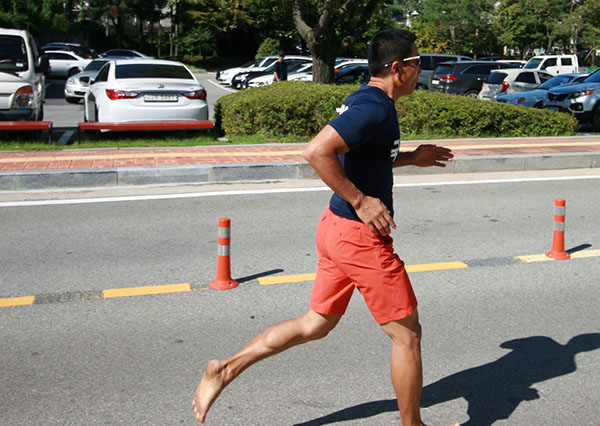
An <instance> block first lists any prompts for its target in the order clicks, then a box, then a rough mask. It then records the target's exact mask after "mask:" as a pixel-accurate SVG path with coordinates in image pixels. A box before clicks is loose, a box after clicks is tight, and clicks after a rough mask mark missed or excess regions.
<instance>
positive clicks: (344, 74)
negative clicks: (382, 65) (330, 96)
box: [334, 64, 371, 84]
mask: <svg viewBox="0 0 600 426" xmlns="http://www.w3.org/2000/svg"><path fill="white" fill-rule="evenodd" d="M370 78H371V74H370V73H369V66H368V65H366V64H365V65H355V66H350V67H345V68H343V69H340V70H338V71H337V72H336V73H335V75H334V83H335V84H352V83H360V84H367V83H368V82H369V79H370Z"/></svg>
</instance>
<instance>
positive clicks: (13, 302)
mask: <svg viewBox="0 0 600 426" xmlns="http://www.w3.org/2000/svg"><path fill="white" fill-rule="evenodd" d="M34 301H35V296H25V297H1V298H0V308H8V307H9V306H27V305H32V304H33V302H34Z"/></svg>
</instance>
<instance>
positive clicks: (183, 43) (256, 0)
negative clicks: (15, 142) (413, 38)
mask: <svg viewBox="0 0 600 426" xmlns="http://www.w3.org/2000/svg"><path fill="white" fill-rule="evenodd" d="M164 18H168V20H170V22H171V23H172V25H171V26H170V27H169V28H168V29H166V28H165V27H164V26H163V27H160V26H159V22H160V21H161V19H164ZM0 25H1V26H2V27H5V28H26V29H28V30H30V31H31V32H32V33H33V34H34V35H35V36H36V37H38V38H41V39H43V40H46V39H48V38H53V39H56V40H61V39H62V40H63V41H80V40H82V39H86V38H87V39H88V40H89V41H90V43H91V44H92V47H96V48H100V47H101V46H99V44H102V45H103V46H102V47H119V46H120V45H123V47H131V48H137V49H139V50H142V51H144V50H145V49H144V47H147V46H149V45H153V46H155V47H157V48H158V47H160V45H161V43H162V44H163V45H164V44H165V43H168V44H169V46H170V48H169V49H168V54H174V51H173V49H174V47H176V48H177V49H179V50H181V53H185V54H186V55H187V54H202V55H210V54H212V52H213V51H216V53H217V55H219V56H227V57H236V58H239V59H240V60H246V59H250V58H253V57H254V56H255V55H256V54H257V51H258V48H259V46H260V45H261V43H262V42H263V41H264V40H265V39H267V38H270V39H273V40H277V41H278V42H279V44H280V46H281V48H282V50H284V51H285V52H286V53H288V54H290V53H298V52H299V51H303V53H309V54H311V55H312V56H313V58H314V59H315V64H314V65H315V76H316V80H317V81H321V82H327V81H331V80H332V77H333V74H332V66H333V60H334V58H335V57H336V56H363V57H364V56H365V55H366V42H367V41H368V40H369V38H370V37H371V36H372V35H373V34H374V33H375V32H376V31H378V30H380V29H383V28H388V27H407V26H408V27H410V28H411V29H412V30H413V31H414V32H415V33H416V34H417V36H418V44H419V47H420V49H421V51H427V52H447V53H451V52H454V53H461V54H467V55H470V56H473V57H481V56H485V55H489V54H500V53H502V52H505V51H509V52H514V54H515V55H520V56H523V57H527V56H530V55H532V54H533V52H534V50H536V49H540V50H542V51H545V52H547V53H551V52H567V51H569V52H581V51H582V53H583V54H582V58H583V57H589V55H588V53H589V52H590V51H595V49H596V48H598V44H600V43H599V41H600V0H568V1H565V0H501V1H497V0H469V1H464V0H363V1H359V0H0ZM163 25H166V24H164V23H163ZM165 31H167V32H165ZM104 45H105V46H104ZM158 51H159V54H163V55H164V54H165V52H166V51H167V49H164V50H158ZM149 53H150V52H149ZM586 55H587V56H586ZM593 59H594V57H593V55H592V60H593Z"/></svg>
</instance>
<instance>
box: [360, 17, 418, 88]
mask: <svg viewBox="0 0 600 426" xmlns="http://www.w3.org/2000/svg"><path fill="white" fill-rule="evenodd" d="M416 40H417V36H415V35H414V34H413V33H411V32H410V31H408V30H401V29H397V28H392V29H389V30H383V31H380V32H378V33H377V34H375V35H374V36H373V38H372V39H371V41H370V42H369V49H368V53H367V55H368V59H369V72H370V73H371V75H372V76H375V77H383V76H384V75H386V74H387V71H386V67H385V65H386V64H389V63H390V62H394V61H398V60H400V59H404V58H407V57H409V55H410V53H411V48H412V45H413V43H414V42H415V41H416Z"/></svg>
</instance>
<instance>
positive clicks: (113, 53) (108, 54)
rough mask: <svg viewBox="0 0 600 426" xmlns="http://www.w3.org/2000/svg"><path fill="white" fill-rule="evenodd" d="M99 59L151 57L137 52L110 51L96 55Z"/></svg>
mask: <svg viewBox="0 0 600 426" xmlns="http://www.w3.org/2000/svg"><path fill="white" fill-rule="evenodd" d="M98 57H100V58H146V59H151V58H152V56H148V55H144V54H143V53H141V52H138V51H137V50H131V49H110V50H107V51H106V52H102V53H101V54H100V55H98Z"/></svg>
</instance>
